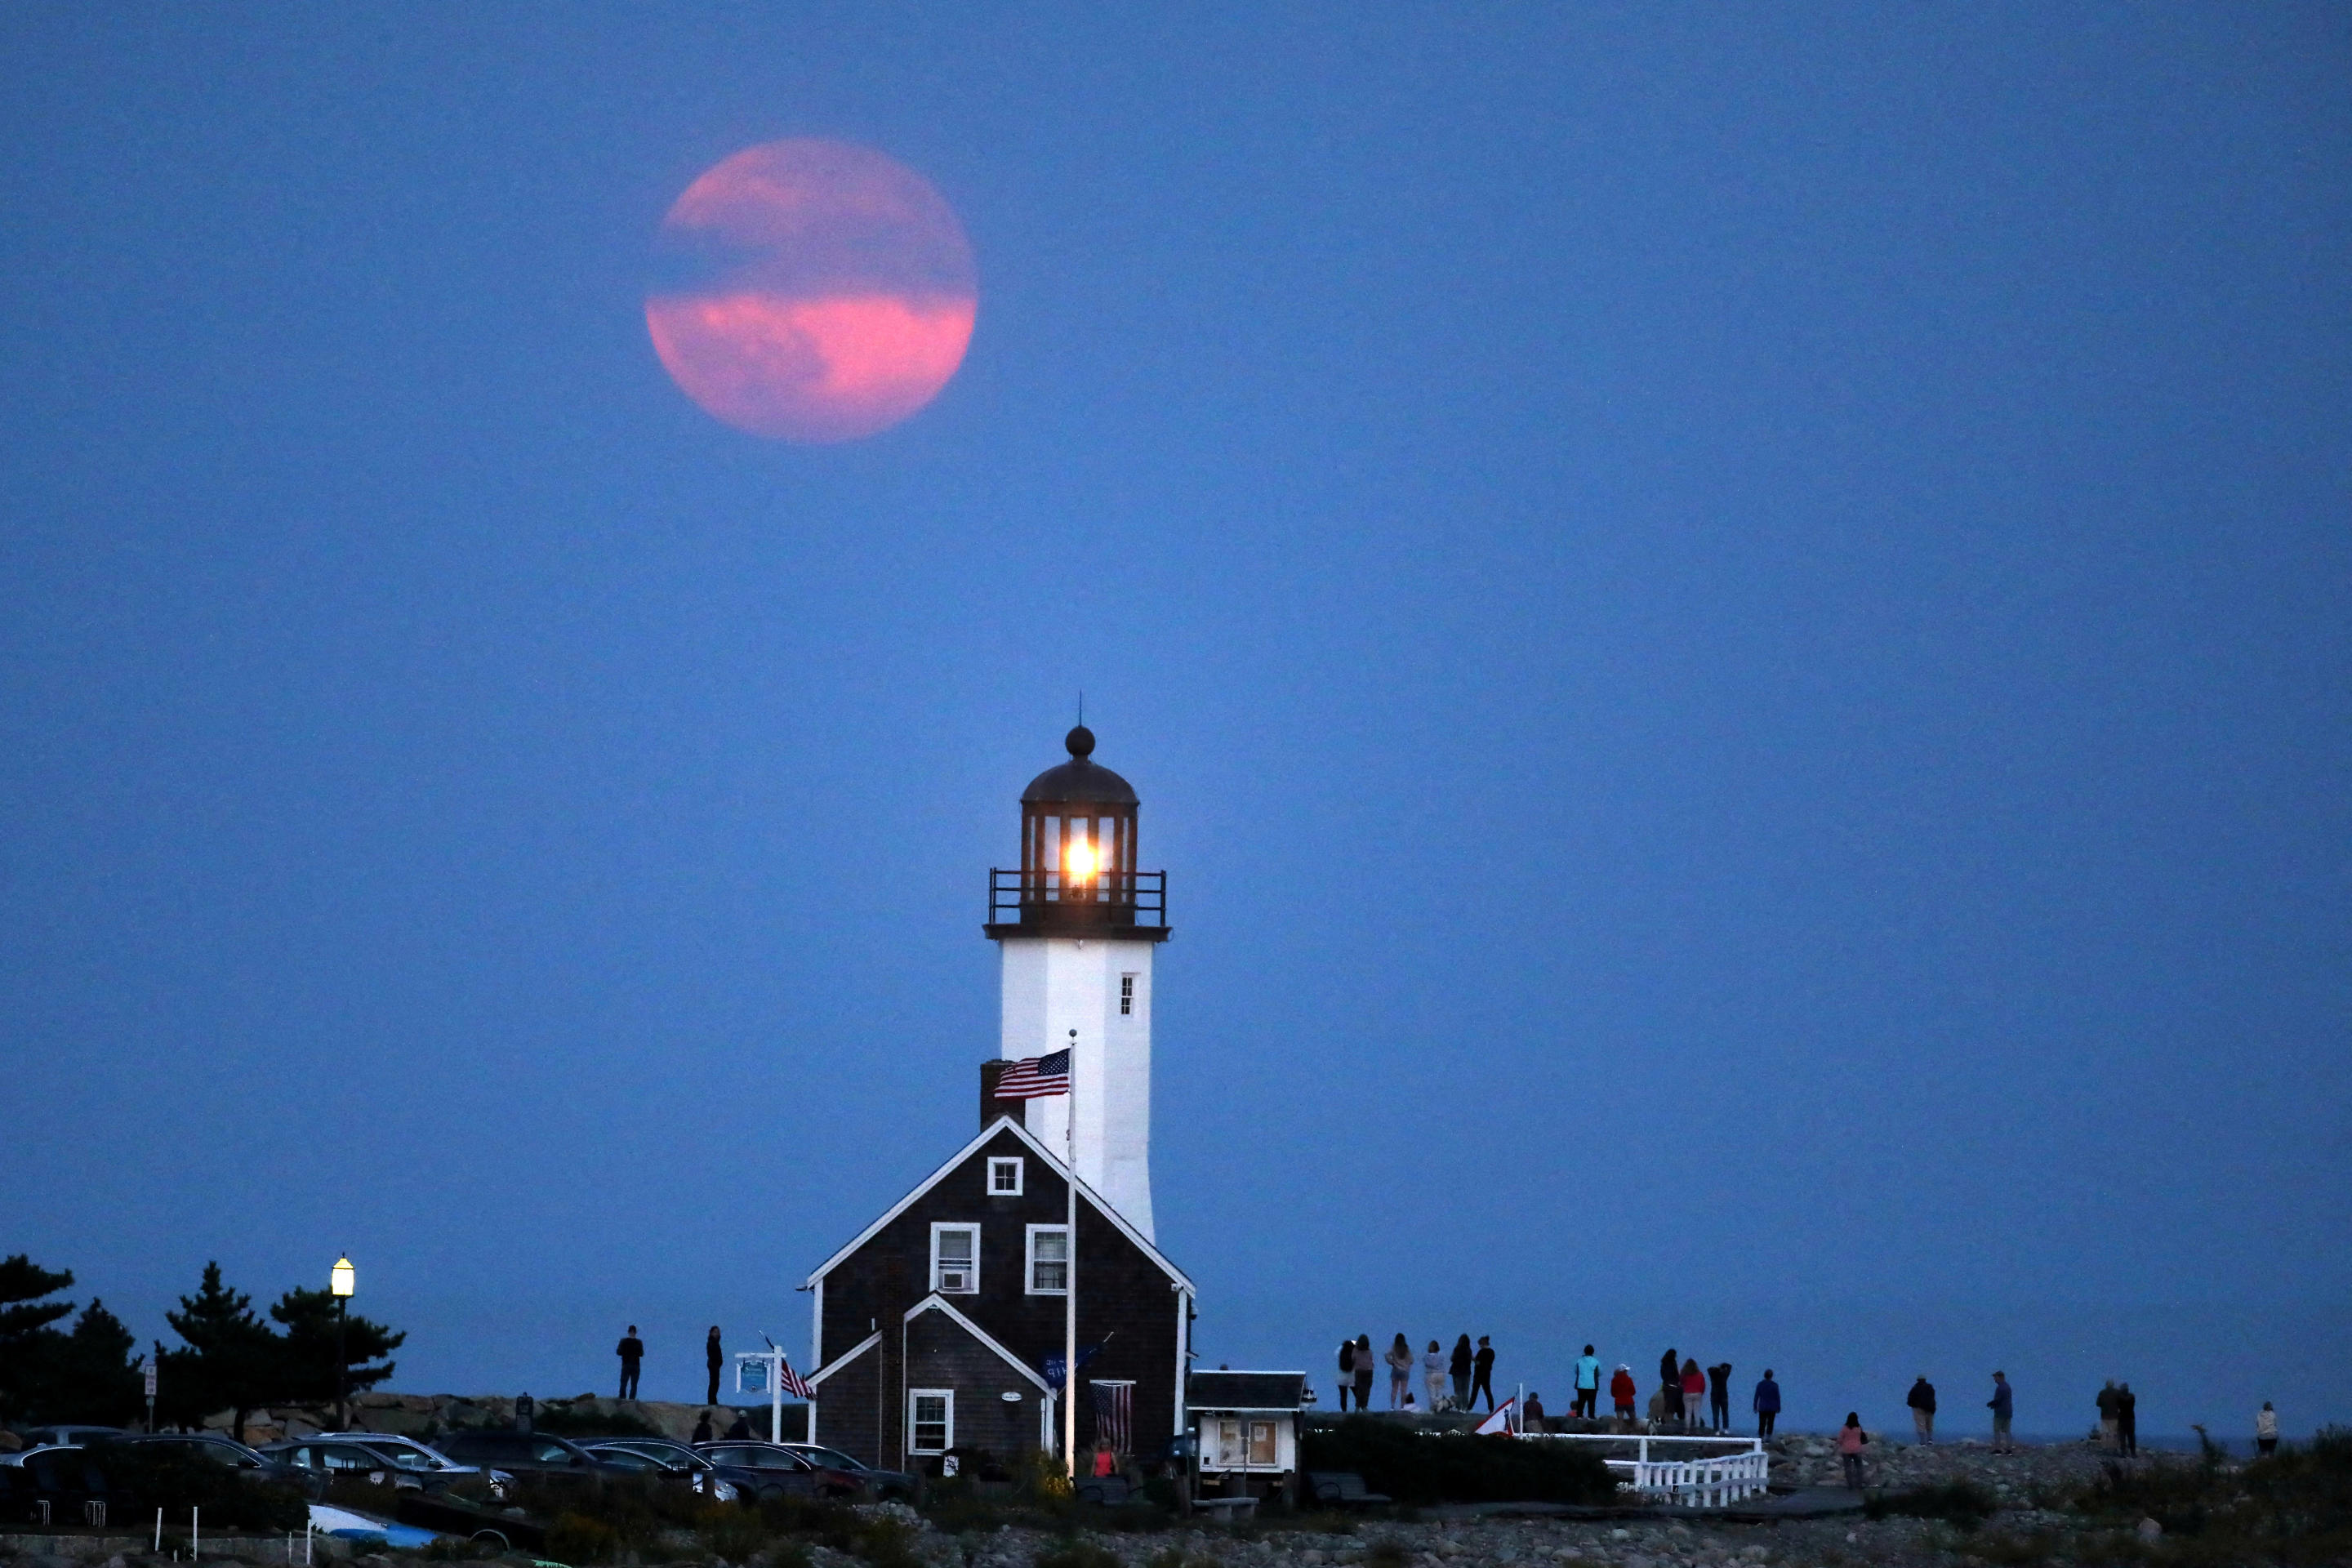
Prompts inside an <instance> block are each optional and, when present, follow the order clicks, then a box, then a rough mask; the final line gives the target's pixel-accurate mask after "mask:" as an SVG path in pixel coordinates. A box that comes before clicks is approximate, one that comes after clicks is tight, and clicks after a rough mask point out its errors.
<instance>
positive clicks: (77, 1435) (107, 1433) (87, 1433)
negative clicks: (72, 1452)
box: [17, 1426, 122, 1448]
mask: <svg viewBox="0 0 2352 1568" xmlns="http://www.w3.org/2000/svg"><path fill="white" fill-rule="evenodd" d="M17 1436H21V1437H22V1438H24V1439H25V1447H27V1448H36V1447H42V1446H43V1445H47V1446H49V1447H65V1448H75V1447H80V1446H81V1445H82V1444H84V1443H87V1442H89V1440H90V1439H91V1438H93V1437H120V1436H122V1428H121V1427H120V1426H36V1427H34V1428H32V1429H31V1430H30V1431H28V1432H20V1433H18V1434H17Z"/></svg>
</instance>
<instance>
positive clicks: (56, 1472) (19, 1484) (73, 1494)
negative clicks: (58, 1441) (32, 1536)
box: [0, 1447, 116, 1524]
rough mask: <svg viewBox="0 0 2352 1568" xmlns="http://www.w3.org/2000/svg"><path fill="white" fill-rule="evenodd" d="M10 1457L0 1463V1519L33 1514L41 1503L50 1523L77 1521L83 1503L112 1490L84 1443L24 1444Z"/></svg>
mask: <svg viewBox="0 0 2352 1568" xmlns="http://www.w3.org/2000/svg"><path fill="white" fill-rule="evenodd" d="M10 1458H13V1459H14V1460H15V1461H16V1462H15V1463H14V1464H10V1465H6V1466H0V1519H5V1520H6V1521H8V1522H9V1523H11V1524H20V1523H27V1522H30V1521H33V1520H35V1519H37V1518H38V1517H39V1516H40V1506H41V1504H43V1503H47V1504H48V1505H49V1506H48V1518H49V1522H50V1523H52V1524H80V1523H82V1522H83V1521H84V1515H83V1511H82V1510H83V1509H84V1508H85V1507H86V1506H87V1505H89V1504H90V1503H100V1504H103V1503H105V1502H106V1501H107V1500H109V1499H110V1497H111V1496H112V1495H113V1488H112V1487H111V1486H110V1485H109V1484H108V1481H107V1476H106V1468H105V1467H104V1466H103V1465H101V1464H100V1462H99V1458H98V1456H97V1455H96V1454H94V1453H92V1452H90V1450H89V1449H87V1448H77V1447H45V1448H28V1449H26V1451H25V1452H23V1453H21V1454H15V1455H11V1456H10ZM109 1522H110V1523H112V1522H116V1521H109Z"/></svg>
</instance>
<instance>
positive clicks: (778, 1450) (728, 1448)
mask: <svg viewBox="0 0 2352 1568" xmlns="http://www.w3.org/2000/svg"><path fill="white" fill-rule="evenodd" d="M694 1451H695V1452H696V1453H698V1454H700V1455H701V1456H702V1457H703V1458H706V1459H709V1461H710V1462H711V1463H712V1464H714V1465H726V1466H730V1467H731V1468H736V1469H742V1470H750V1471H751V1472H753V1473H754V1474H755V1475H757V1476H758V1477H759V1480H758V1482H757V1485H756V1491H757V1493H758V1495H759V1496H761V1497H763V1498H766V1497H781V1496H783V1495H786V1494H788V1493H789V1494H791V1495H793V1496H795V1497H825V1498H848V1497H861V1496H864V1495H865V1494H866V1482H865V1480H864V1479H862V1478H861V1477H858V1476H856V1475H855V1474H852V1473H851V1472H850V1471H847V1470H836V1469H835V1468H833V1467H832V1466H830V1465H820V1464H818V1463H817V1462H816V1461H815V1460H814V1459H812V1458H808V1457H806V1456H805V1455H802V1454H795V1453H794V1452H793V1451H792V1450H791V1449H790V1448H787V1447H784V1446H783V1445H782V1444H781V1443H747V1442H744V1441H742V1440H741V1439H740V1438H736V1439H730V1440H722V1441H720V1442H717V1443H697V1444H696V1445H695V1446H694Z"/></svg>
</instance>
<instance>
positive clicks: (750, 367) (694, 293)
mask: <svg viewBox="0 0 2352 1568" xmlns="http://www.w3.org/2000/svg"><path fill="white" fill-rule="evenodd" d="M655 258H656V282H655V284H654V286H653V288H652V289H649V290H648V291H647V293H646V331H649V332H650V333H652V334H653V341H654V352H655V353H657V354H659V355H660V356H661V362H662V365H663V367H664V368H665V369H667V371H668V372H669V374H670V379H671V380H672V381H675V382H677V384H678V388H679V390H681V391H683V392H684V393H685V394H686V395H688V397H691V398H692V399H694V401H695V402H697V403H698V404H700V405H702V406H703V408H704V409H705V410H706V411H708V412H709V414H711V415H712V416H715V417H717V418H719V419H721V420H724V421H725V422H726V423H728V424H730V425H732V426H735V427H736V428H738V429H740V430H748V431H750V432H751V434H753V435H755V436H765V437H771V438H772V439H775V440H782V441H805V442H828V441H850V440H855V439H856V438H857V437H861V436H871V435H873V434H874V433H875V432H876V431H877V430H887V429H888V428H889V427H890V426H893V425H896V424H898V422H899V421H900V420H902V419H904V418H906V417H907V416H909V415H911V414H913V413H915V412H916V411H917V410H918V409H919V408H921V407H922V406H923V405H925V404H927V403H929V402H930V400H931V399H932V398H934V397H936V396H938V395H939V393H940V388H941V387H943V386H945V385H946V384H948V380H949V378H950V377H951V376H953V375H954V374H955V373H956V368H957V367H958V366H959V365H961V364H962V363H963V354H964V349H965V348H966V347H967V346H968V345H969V344H970V343H971V328H972V322H973V321H974V319H975V317H976V316H977V314H978V311H979V308H980V284H979V278H978V275H977V273H976V272H975V270H974V268H973V267H972V259H971V241H970V240H968V239H966V238H965V237H964V232H963V226H962V225H961V224H959V223H958V222H957V221H956V216H955V213H954V212H953V211H952V210H951V209H950V207H949V206H948V204H947V203H946V201H944V200H943V199H941V197H940V194H939V192H937V191H935V190H933V189H932V188H931V186H930V184H929V181H927V180H925V179H924V178H923V177H922V176H921V175H920V174H916V173H915V172H914V171H913V170H912V169H909V168H908V167H907V166H906V165H905V164H903V163H898V162H896V161H895V160H893V159H890V158H887V157H885V156H883V155H882V154H881V153H877V152H875V151H873V150H872V149H871V148H867V147H857V146H853V145H851V144H849V143H848V142H829V141H820V140H815V139H796V140H793V141H788V142H763V143H761V145H759V146H757V147H747V148H745V149H744V150H743V151H742V152H740V153H736V154H735V155H734V156H733V157H730V158H728V159H727V160H725V161H724V162H722V163H717V164H714V165H712V167H711V168H709V170H707V171H706V172H705V173H704V174H703V175H702V176H701V178H699V179H698V180H696V181H695V182H694V184H690V185H688V187H687V188H686V194H685V195H681V196H679V197H678V198H677V204H676V205H673V206H672V207H671V208H670V209H669V216H667V217H665V218H664V219H663V220H662V226H661V233H660V236H659V237H658V239H657V241H656V249H655Z"/></svg>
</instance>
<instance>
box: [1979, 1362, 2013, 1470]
mask: <svg viewBox="0 0 2352 1568" xmlns="http://www.w3.org/2000/svg"><path fill="white" fill-rule="evenodd" d="M1985 1404H1986V1405H1988V1406H1990V1408H1991V1410H1992V1451H1993V1452H1994V1453H1996V1454H2013V1453H2015V1452H2017V1441H2016V1439H2015V1438H2013V1437H2011V1436H2010V1435H2009V1423H2010V1419H2011V1416H2013V1415H2016V1414H2017V1403H2016V1396H2015V1395H2014V1394H2011V1392H2010V1387H2009V1373H2005V1372H1997V1373H1993V1374H1992V1397H1991V1398H1990V1399H1988V1400H1986V1401H1985Z"/></svg>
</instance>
